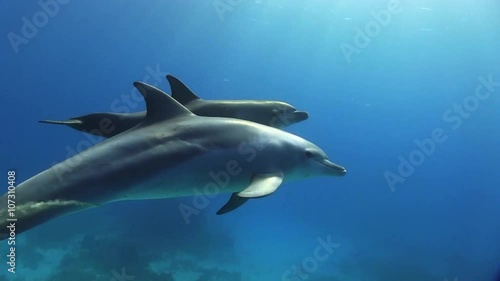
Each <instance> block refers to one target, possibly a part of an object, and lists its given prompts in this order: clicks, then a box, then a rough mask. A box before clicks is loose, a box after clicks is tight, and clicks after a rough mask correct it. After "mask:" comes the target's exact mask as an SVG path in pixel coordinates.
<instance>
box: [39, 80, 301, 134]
mask: <svg viewBox="0 0 500 281" xmlns="http://www.w3.org/2000/svg"><path fill="white" fill-rule="evenodd" d="M167 79H168V81H169V83H170V87H171V88H172V97H173V98H174V99H175V100H177V101H178V102H179V103H181V104H182V105H184V106H185V107H187V108H188V109H189V110H190V111H192V112H193V113H194V114H196V115H200V116H207V117H229V118H237V119H243V120H248V121H253V122H256V123H260V124H264V125H268V126H271V127H275V128H284V127H287V126H290V125H292V124H295V123H298V122H301V121H304V120H307V119H308V118H309V114H308V113H307V112H305V111H297V110H296V109H295V108H294V107H293V106H291V105H289V104H287V103H285V102H280V101H262V100H202V99H200V98H199V97H198V96H197V95H196V94H195V93H194V92H193V91H191V90H190V89H189V88H188V87H187V86H186V85H185V84H184V83H182V81H180V80H179V79H177V78H175V77H174V76H172V75H167ZM145 117H146V112H137V113H131V114H125V113H93V114H89V115H84V116H79V117H74V118H71V119H69V120H66V121H55V120H42V121H39V122H40V123H48V124H59V125H67V126H69V127H71V128H73V129H76V130H79V131H83V132H86V133H89V134H93V135H97V136H102V137H105V138H110V137H113V136H115V135H117V134H120V133H122V132H124V131H126V130H128V129H130V128H132V127H134V126H136V125H138V124H139V123H141V121H142V120H143V119H144V118H145Z"/></svg>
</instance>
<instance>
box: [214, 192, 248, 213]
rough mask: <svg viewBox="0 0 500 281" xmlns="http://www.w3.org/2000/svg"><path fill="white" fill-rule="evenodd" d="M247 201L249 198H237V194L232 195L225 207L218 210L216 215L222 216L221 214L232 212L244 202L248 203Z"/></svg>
mask: <svg viewBox="0 0 500 281" xmlns="http://www.w3.org/2000/svg"><path fill="white" fill-rule="evenodd" d="M248 199H250V198H244V197H240V196H238V194H237V193H233V194H232V195H231V198H229V200H228V201H227V203H226V205H224V206H222V208H220V209H219V210H218V211H217V213H216V214H217V215H223V214H226V213H229V212H231V211H232V210H234V209H236V208H238V207H239V206H241V205H243V204H244V203H245V202H247V201H248Z"/></svg>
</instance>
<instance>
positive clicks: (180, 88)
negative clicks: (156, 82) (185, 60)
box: [167, 75, 200, 105]
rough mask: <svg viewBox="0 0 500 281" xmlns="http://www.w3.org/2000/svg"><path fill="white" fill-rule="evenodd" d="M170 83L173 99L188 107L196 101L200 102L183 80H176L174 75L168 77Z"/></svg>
mask: <svg viewBox="0 0 500 281" xmlns="http://www.w3.org/2000/svg"><path fill="white" fill-rule="evenodd" d="M167 80H168V83H170V88H171V90H172V97H173V98H174V99H175V100H176V101H178V102H180V103H181V104H183V105H186V104H188V103H190V102H192V101H194V100H199V99H200V98H199V97H198V96H197V95H196V94H195V93H193V91H191V89H189V88H188V86H186V85H185V84H184V83H182V81H181V80H179V79H177V78H175V77H174V76H172V75H167Z"/></svg>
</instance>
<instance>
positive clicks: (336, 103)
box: [0, 0, 500, 281]
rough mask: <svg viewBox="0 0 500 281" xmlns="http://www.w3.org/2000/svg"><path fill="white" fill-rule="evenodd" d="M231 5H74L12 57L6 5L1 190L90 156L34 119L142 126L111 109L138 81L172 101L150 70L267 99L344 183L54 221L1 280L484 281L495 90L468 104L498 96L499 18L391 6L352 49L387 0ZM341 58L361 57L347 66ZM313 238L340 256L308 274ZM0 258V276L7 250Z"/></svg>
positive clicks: (16, 12)
mask: <svg viewBox="0 0 500 281" xmlns="http://www.w3.org/2000/svg"><path fill="white" fill-rule="evenodd" d="M228 2H230V3H232V4H233V5H230V4H227V3H226V1H224V0H222V1H220V2H212V1H206V2H205V3H202V4H200V3H198V1H142V2H134V3H132V2H128V1H74V0H73V1H69V2H68V3H67V4H64V5H58V11H57V12H54V15H53V16H50V17H48V21H47V23H46V24H44V25H42V26H41V27H40V28H38V31H37V32H36V33H35V34H28V35H30V37H33V38H29V39H26V41H24V42H25V43H22V44H19V45H18V46H17V47H16V46H14V45H13V44H12V43H11V42H10V40H9V36H12V35H8V34H9V33H10V32H13V33H15V34H17V35H19V36H21V35H22V30H21V29H22V27H23V24H24V23H23V17H26V18H27V19H28V20H29V21H31V22H33V15H34V14H35V13H37V12H39V11H43V10H42V8H41V6H40V4H38V3H36V2H35V1H29V2H23V3H22V4H21V3H19V2H7V1H4V2H2V3H1V4H0V7H1V9H0V10H1V11H2V16H1V18H2V20H1V22H2V24H1V25H0V30H1V34H3V37H2V38H3V39H1V41H0V53H1V56H0V58H1V64H2V68H1V70H0V71H1V72H0V77H1V81H2V89H1V102H0V104H1V111H0V112H1V116H0V120H2V121H3V122H2V123H3V133H2V138H1V141H0V151H1V155H2V163H1V164H2V167H1V168H2V169H1V170H2V171H3V173H4V174H5V178H7V176H6V173H7V171H8V170H9V169H14V170H15V171H16V173H17V180H18V182H21V181H23V180H26V179H28V178H29V177H31V176H33V175H34V174H36V173H38V172H40V171H43V170H44V169H46V168H48V167H50V166H51V165H53V164H54V163H55V162H59V161H62V160H64V159H65V158H66V157H68V156H69V155H71V153H69V152H68V151H75V150H76V151H79V150H81V149H83V148H86V146H85V143H90V141H89V137H88V136H86V135H84V134H82V133H80V132H77V131H72V130H70V129H68V128H62V127H58V126H51V125H44V124H39V123H37V121H38V120H41V119H66V118H69V117H74V116H78V115H83V114H87V113H91V112H98V111H117V110H120V109H121V108H128V109H130V110H131V111H139V110H143V109H144V108H145V106H144V104H143V103H142V102H141V101H139V102H135V103H134V104H132V105H128V106H125V107H124V105H126V104H125V103H124V102H122V101H121V98H122V95H130V94H131V92H132V90H133V87H132V83H133V82H134V81H137V80H141V81H145V79H147V81H146V82H148V83H151V84H153V85H158V87H160V88H161V89H164V90H165V91H167V92H170V89H169V86H168V83H167V81H166V79H164V75H165V74H166V73H169V74H172V75H174V76H176V77H178V78H180V79H181V80H182V81H184V82H185V83H186V84H187V85H188V86H189V87H190V88H191V89H193V90H194V91H195V92H196V93H197V94H198V95H199V96H201V97H202V98H205V99H272V100H283V101H286V102H289V103H291V104H293V105H295V106H296V107H297V108H299V109H301V110H307V111H309V113H310V116H311V117H310V119H309V120H308V121H306V122H303V123H300V124H297V125H294V126H293V127H290V128H289V131H291V132H293V133H296V134H299V135H301V136H303V137H304V138H307V139H309V140H311V141H313V142H315V143H316V144H318V145H319V146H320V147H322V148H323V149H324V150H325V151H326V152H327V153H328V154H329V155H330V158H331V159H332V160H334V161H335V162H337V163H340V164H342V165H344V166H346V167H347V169H348V175H347V176H346V177H343V178H314V179H307V180H303V181H300V182H296V183H290V184H286V185H284V186H282V187H280V189H279V190H278V192H276V193H275V194H274V195H273V196H270V197H267V198H264V199H260V200H253V201H252V202H250V203H248V204H246V205H245V206H244V207H242V208H241V209H238V210H237V211H235V212H233V213H230V214H228V215H225V216H216V215H215V212H216V210H218V209H219V208H220V206H221V205H223V204H224V202H225V200H226V198H227V195H221V196H219V197H218V198H216V199H213V200H211V201H210V204H209V206H208V207H207V208H206V209H204V210H202V211H201V213H200V215H198V216H195V217H193V220H192V221H191V223H189V224H186V223H185V222H184V220H183V219H182V216H181V215H180V212H179V209H178V206H179V204H180V203H190V202H191V200H192V198H180V199H173V200H152V201H143V202H121V203H113V204H110V205H107V206H104V207H101V208H97V209H93V210H90V211H86V212H82V213H78V214H74V215H71V216H66V217H63V218H59V219H57V220H54V221H51V222H50V223H47V224H45V225H43V226H40V227H38V228H36V229H34V230H32V231H30V232H27V233H23V234H22V235H19V236H18V237H17V239H18V244H17V253H18V256H17V267H16V271H17V273H16V274H15V275H13V274H10V273H8V272H7V268H8V266H7V265H6V264H5V263H4V262H2V263H1V264H2V265H1V268H2V269H1V275H0V279H1V280H86V281H87V280H106V281H107V280H113V278H115V279H114V280H132V279H130V278H132V277H130V276H133V277H134V278H135V280H171V279H166V278H167V277H165V276H167V275H169V274H167V273H166V272H170V273H171V274H172V277H173V278H174V280H212V279H210V278H214V279H213V280H287V279H283V276H284V274H285V273H286V272H287V270H290V269H291V268H292V267H293V266H294V265H299V267H300V268H301V270H302V273H297V272H295V273H292V274H289V277H290V278H289V279H288V280H306V277H307V280H436V281H442V280H445V279H448V280H457V281H458V280H460V281H462V280H464V281H465V280H490V279H492V278H493V275H494V273H495V271H496V270H497V269H498V265H499V264H500V238H499V237H500V220H499V213H500V190H499V187H500V176H499V173H498V169H499V168H500V164H499V161H500V154H499V150H498V140H499V137H500V133H499V132H500V125H499V122H498V121H499V120H500V119H499V118H500V111H499V110H498V108H499V106H500V98H499V94H500V86H499V85H498V82H495V83H496V84H493V85H496V86H494V87H493V86H492V87H491V88H490V90H491V92H489V91H488V88H486V87H484V88H483V89H482V92H481V93H484V94H488V93H489V96H488V97H484V98H483V99H482V100H479V99H477V98H474V93H475V89H476V87H477V86H478V85H480V84H481V83H480V82H479V80H478V78H479V77H483V78H484V79H492V80H493V81H500V70H499V68H498V66H499V65H500V55H499V54H498V49H499V43H500V33H499V31H498V30H499V27H500V3H499V2H498V1H493V0H491V1H488V0H484V1H479V2H477V1H461V2H460V3H458V2H457V1H440V3H431V2H428V1H402V2H401V3H400V8H399V9H401V11H400V12H399V13H393V14H391V19H390V20H388V22H387V24H384V25H386V26H383V27H381V28H380V30H379V31H378V32H376V34H374V36H372V37H371V38H370V39H369V42H364V43H363V44H361V45H360V44H357V45H356V42H355V37H356V36H359V35H357V34H358V32H357V31H356V30H357V29H356V28H360V29H364V28H365V27H366V26H367V25H369V24H373V22H374V15H373V13H374V12H375V13H377V12H379V11H381V10H386V9H387V7H388V3H389V1H382V0H380V1H357V2H355V3H348V1H307V2H303V1H284V0H282V1H277V0H276V1H273V0H261V1H242V2H241V3H236V2H238V1H228ZM214 3H226V4H224V5H229V6H225V7H226V8H227V9H228V10H227V11H226V12H224V13H222V14H221V12H219V13H218V12H217V11H216V9H215V8H214ZM40 19H41V20H43V18H40ZM40 19H39V20H40ZM379 27H380V25H379ZM31 35H33V36H31ZM372 35H373V34H372ZM358 43H360V42H358ZM346 44H349V45H351V46H353V47H356V46H357V47H356V48H358V47H359V48H358V49H357V51H356V52H355V53H353V54H351V55H350V56H348V57H346V56H345V54H344V52H343V51H342V48H341V46H344V48H345V46H346ZM16 48H17V53H16ZM148 76H149V78H147V77H148ZM464 101H466V102H470V104H469V105H468V106H470V107H469V109H471V106H472V108H473V110H466V112H465V113H464V115H462V116H461V115H459V113H456V112H454V111H453V110H454V105H455V104H462V103H463V102H464ZM475 101H476V102H477V104H473V103H474V102H475ZM449 110H451V112H449ZM444 116H447V117H444ZM466 117H467V118H466ZM459 121H460V122H461V123H460V124H458V122H459ZM436 128H440V129H442V131H443V132H444V134H445V137H444V138H446V140H445V141H444V142H442V143H435V149H433V151H431V152H429V153H428V155H425V154H423V152H415V151H420V150H419V147H418V146H417V144H416V143H415V141H417V142H419V141H420V142H421V141H423V140H425V139H428V138H431V137H432V132H433V130H435V129H436ZM90 139H91V140H92V143H94V142H95V140H94V138H90ZM82 141H83V142H82ZM412 153H413V155H416V154H418V153H420V156H422V155H424V157H423V158H421V159H420V160H419V161H421V162H422V161H423V163H417V165H413V167H414V172H413V173H412V174H411V175H409V176H408V177H405V179H404V182H402V183H401V182H398V183H396V184H395V185H394V186H393V188H392V189H391V187H390V184H388V182H387V180H386V177H385V176H384V175H386V174H387V172H390V173H393V174H394V175H398V166H399V165H400V163H401V159H405V160H408V161H410V160H409V156H410V154H412ZM4 191H6V185H5V190H4ZM328 237H329V238H328ZM318 239H324V240H326V239H331V240H332V241H333V242H335V243H336V244H338V245H337V246H338V247H337V248H336V249H335V250H334V251H333V253H331V254H330V255H329V257H328V258H327V259H326V260H324V261H319V262H318V261H316V262H317V263H308V261H309V262H311V260H310V259H307V258H308V257H312V256H314V250H315V248H316V247H317V246H318V245H320V244H318V241H317V240H318ZM0 249H1V250H2V254H1V256H2V257H4V258H2V260H5V261H6V258H5V255H6V254H7V245H5V244H3V245H2V246H1V247H0ZM304 261H305V263H303V262H304ZM301 264H302V265H301ZM312 265H314V268H312V267H311V266H312ZM122 269H123V270H125V272H126V274H127V276H128V277H127V278H129V277H130V278H129V279H125V277H123V276H121V277H120V276H118V275H119V274H122V273H123V272H122ZM160 272H163V277H158V274H159V273H160ZM117 274H118V275H117ZM285 275H286V274H285ZM117 276H118V277H117ZM16 278H17V279H16ZM23 278H25V279H23ZM120 278H121V279H120Z"/></svg>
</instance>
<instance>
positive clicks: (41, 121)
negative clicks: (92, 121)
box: [38, 120, 82, 126]
mask: <svg viewBox="0 0 500 281" xmlns="http://www.w3.org/2000/svg"><path fill="white" fill-rule="evenodd" d="M38 122H40V123H45V124H57V125H68V126H69V125H80V124H82V121H80V120H65V121H58V120H40V121H38Z"/></svg>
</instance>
